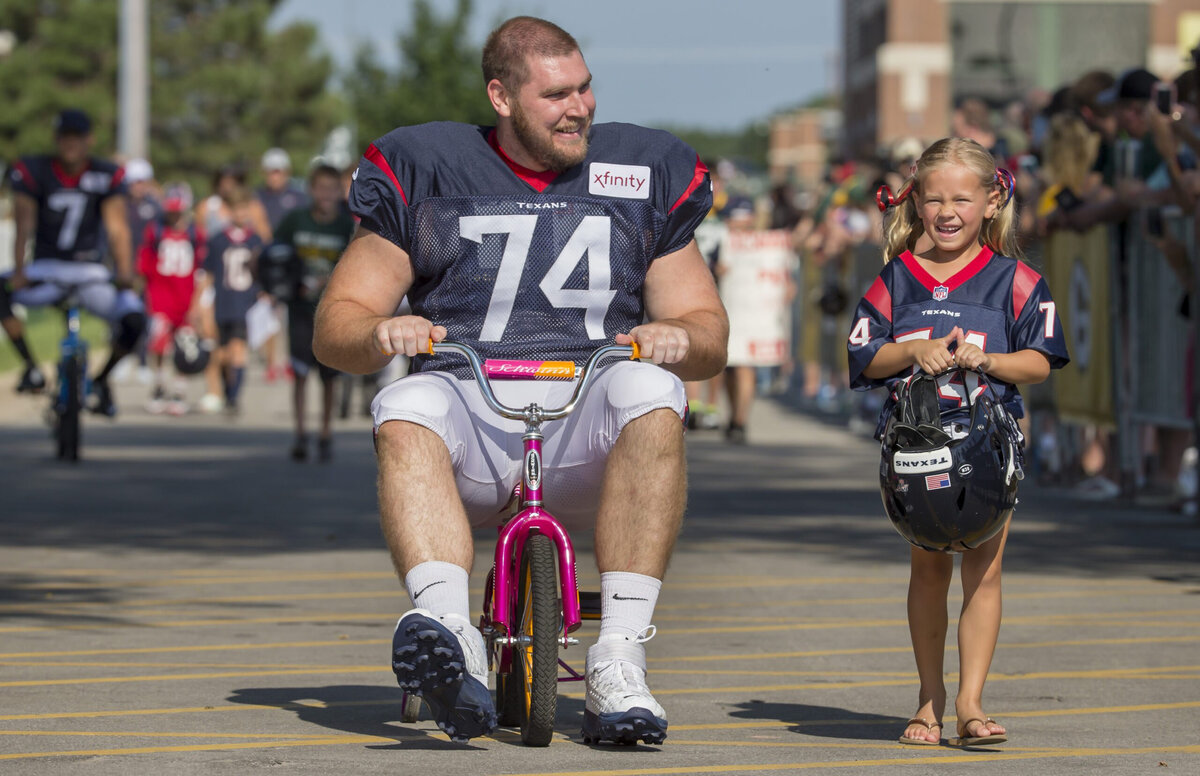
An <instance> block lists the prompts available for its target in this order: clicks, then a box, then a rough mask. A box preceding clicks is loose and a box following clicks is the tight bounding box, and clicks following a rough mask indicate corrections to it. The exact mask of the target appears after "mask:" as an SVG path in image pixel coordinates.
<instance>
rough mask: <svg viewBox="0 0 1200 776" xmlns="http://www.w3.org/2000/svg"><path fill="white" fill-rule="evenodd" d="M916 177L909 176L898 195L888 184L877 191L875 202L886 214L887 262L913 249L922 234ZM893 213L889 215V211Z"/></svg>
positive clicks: (884, 239) (885, 240) (884, 249)
mask: <svg viewBox="0 0 1200 776" xmlns="http://www.w3.org/2000/svg"><path fill="white" fill-rule="evenodd" d="M915 185H916V178H915V177H914V178H909V179H908V181H906V182H905V184H904V187H903V188H901V189H900V193H899V194H898V195H893V194H892V190H891V189H889V188H888V187H887V186H880V187H879V191H877V192H876V193H875V203H876V204H877V205H879V210H880V211H881V212H882V213H883V214H884V225H883V261H884V263H885V264H886V263H887V262H889V261H891V260H892V259H893V258H895V257H896V256H899V255H900V254H901V253H903V252H904V251H906V250H912V247H913V246H914V245H916V244H917V238H918V237H920V236H921V232H922V231H923V230H924V226H923V225H922V224H921V219H920V218H918V217H917V204H916V197H915V196H914V195H913V189H914V187H915ZM889 210H890V211H891V215H890V216H889V215H888V211H889Z"/></svg>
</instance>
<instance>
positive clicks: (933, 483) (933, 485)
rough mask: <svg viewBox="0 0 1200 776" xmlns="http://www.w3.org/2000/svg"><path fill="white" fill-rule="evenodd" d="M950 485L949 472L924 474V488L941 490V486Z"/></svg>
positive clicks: (946, 486)
mask: <svg viewBox="0 0 1200 776" xmlns="http://www.w3.org/2000/svg"><path fill="white" fill-rule="evenodd" d="M948 487H950V474H949V472H942V473H941V474H928V475H926V476H925V490H941V489H942V488H948Z"/></svg>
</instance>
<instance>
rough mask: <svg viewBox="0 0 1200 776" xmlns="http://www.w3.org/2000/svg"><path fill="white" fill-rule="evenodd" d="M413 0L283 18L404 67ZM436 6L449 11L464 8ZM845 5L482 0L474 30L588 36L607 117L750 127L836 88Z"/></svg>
mask: <svg viewBox="0 0 1200 776" xmlns="http://www.w3.org/2000/svg"><path fill="white" fill-rule="evenodd" d="M411 5H412V4H411V2H410V1H409V0H340V1H339V2H329V1H328V0H284V2H283V3H282V4H281V5H280V7H279V9H278V10H277V11H276V12H275V16H274V17H273V19H272V24H273V25H275V26H279V25H283V24H286V23H288V22H291V21H296V20H306V21H311V22H313V23H315V24H316V25H317V27H318V29H319V30H320V32H321V39H322V41H323V43H324V45H325V47H326V48H327V49H328V50H329V52H330V53H331V54H332V55H333V57H334V59H335V60H336V61H337V62H338V63H339V64H346V63H347V62H348V61H349V58H350V55H351V53H352V52H353V50H354V47H355V45H356V44H357V43H359V42H362V41H371V42H373V43H375V45H376V48H377V50H378V51H379V52H380V57H381V59H383V60H384V61H385V62H387V63H389V64H394V63H395V62H396V56H397V55H396V46H395V40H396V35H397V33H399V32H400V31H401V29H402V28H403V25H404V24H405V23H406V22H407V21H408V19H409V18H410V15H411ZM432 5H433V7H434V8H435V9H437V10H438V12H439V13H442V14H443V15H446V14H449V13H450V12H452V10H453V8H454V5H455V3H454V0H432ZM840 8H841V2H840V0H724V1H722V0H600V1H599V2H597V1H596V0H592V2H579V1H578V0H557V2H544V1H543V0H507V1H505V0H476V1H475V13H474V17H473V25H472V37H473V38H474V39H475V40H476V41H477V42H478V43H482V41H483V39H484V38H485V37H486V36H487V33H488V30H490V29H491V27H492V26H493V25H494V23H495V22H497V21H499V20H503V19H505V18H507V17H509V16H516V15H519V14H529V15H532V16H541V17H544V18H547V19H550V20H551V21H553V22H555V23H556V24H558V25H560V26H561V27H563V28H564V29H565V30H567V31H568V32H570V33H571V34H572V35H574V36H575V38H576V39H578V40H579V43H580V46H581V48H582V49H583V54H584V57H585V58H586V59H587V62H588V66H589V67H590V68H591V70H592V75H593V77H594V83H595V89H596V97H597V102H598V108H597V114H596V117H597V120H598V121H630V122H634V123H637V124H646V125H650V126H661V125H664V124H670V125H677V126H687V127H700V128H705V129H738V128H741V127H744V126H746V125H747V124H750V123H752V122H755V121H761V120H763V119H766V118H768V117H769V116H770V115H771V114H772V113H773V112H775V111H777V110H779V109H781V108H787V107H791V106H793V105H796V104H798V103H801V102H804V101H805V100H807V99H808V98H810V97H813V96H815V95H817V94H821V93H824V92H828V91H830V90H831V89H832V88H834V86H835V84H836V82H837V78H838V77H839V75H838V68H839V64H838V59H837V56H838V51H839V49H840V48H841V11H840ZM480 88H482V85H481V87H480Z"/></svg>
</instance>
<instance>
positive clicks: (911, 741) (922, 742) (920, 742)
mask: <svg viewBox="0 0 1200 776" xmlns="http://www.w3.org/2000/svg"><path fill="white" fill-rule="evenodd" d="M909 725H924V726H925V729H926V730H933V729H934V728H940V727H941V726H942V723H941V722H930V721H929V720H926V719H922V718H921V717H913V718H912V719H910V720H909V721H908V722H906V723H904V727H905V729H907V728H908V726H909ZM898 740H899V741H900V743H902V744H908V745H909V746H937V745H938V744H940V743H941V742H942V737H941V735H939V736H938V740H937V741H930V740H929V739H926V738H905V737H904V736H900V738H899V739H898Z"/></svg>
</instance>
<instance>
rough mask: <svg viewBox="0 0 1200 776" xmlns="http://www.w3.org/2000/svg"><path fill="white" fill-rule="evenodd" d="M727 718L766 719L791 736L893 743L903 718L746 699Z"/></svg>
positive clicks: (828, 707) (831, 707)
mask: <svg viewBox="0 0 1200 776" xmlns="http://www.w3.org/2000/svg"><path fill="white" fill-rule="evenodd" d="M731 708H733V709H736V711H730V712H729V716H730V717H732V718H734V719H750V720H758V719H766V720H774V721H779V722H783V723H785V724H787V725H788V730H790V731H792V732H793V733H803V734H805V735H809V736H819V737H821V738H848V739H852V740H856V741H894V740H895V739H896V737H897V736H899V735H900V733H902V732H904V723H905V722H906V721H907V720H906V719H905V718H904V717H894V716H890V715H885V714H863V713H861V712H857V711H849V710H847V709H842V708H838V707H836V706H809V705H807V704H804V703H773V702H770V701H758V700H750V701H746V702H744V703H738V704H734V705H733V706H732V707H731Z"/></svg>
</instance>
